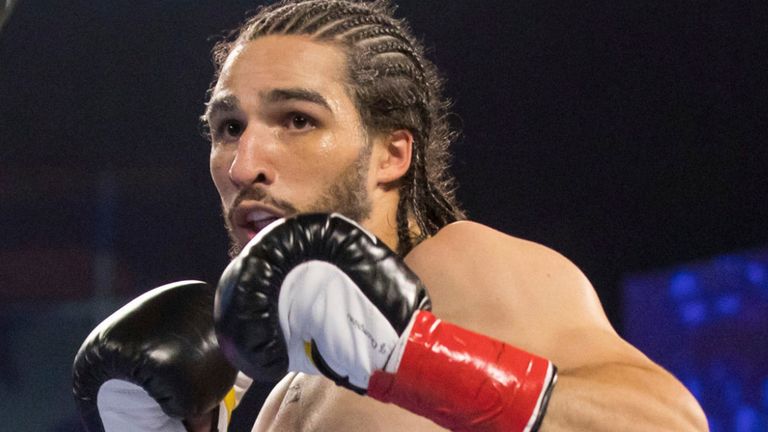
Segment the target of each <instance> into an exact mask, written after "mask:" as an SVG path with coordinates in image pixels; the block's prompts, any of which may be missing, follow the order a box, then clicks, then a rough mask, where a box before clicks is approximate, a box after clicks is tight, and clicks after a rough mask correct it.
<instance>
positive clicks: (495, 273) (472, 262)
mask: <svg viewBox="0 0 768 432" xmlns="http://www.w3.org/2000/svg"><path fill="white" fill-rule="evenodd" d="M406 261H407V262H408V263H409V264H412V265H415V266H417V267H420V268H422V267H423V268H425V269H430V270H432V269H434V270H438V271H440V272H445V271H448V272H452V273H454V274H455V272H461V273H463V274H467V275H470V276H476V277H481V278H483V280H485V281H486V282H488V280H489V279H490V280H493V281H495V282H496V283H494V284H493V285H494V286H495V285H497V284H501V285H504V286H505V287H506V288H505V291H510V290H511V291H517V294H521V292H520V291H524V290H526V289H528V288H534V287H535V289H536V291H537V293H538V294H546V292H542V290H543V289H555V290H559V289H558V287H564V286H565V287H566V288H567V291H574V290H576V291H585V290H586V291H589V292H592V291H593V289H592V285H591V284H590V283H589V281H588V280H587V278H586V277H585V276H584V274H583V273H582V272H581V270H579V268H578V267H577V266H576V265H574V264H573V263H572V262H571V261H570V260H568V259H567V258H566V257H564V256H563V255H561V254H560V253H558V252H556V251H554V250H553V249H550V248H548V247H546V246H544V245H541V244H538V243H535V242H532V241H528V240H524V239H521V238H517V237H513V236H510V235H508V234H505V233H502V232H500V231H497V230H495V229H493V228H490V227H488V226H486V225H482V224H479V223H476V222H470V221H462V222H456V223H453V224H450V225H447V226H445V227H444V228H443V229H442V230H440V231H439V232H438V233H437V234H436V235H435V236H433V237H431V238H430V239H428V240H425V241H424V242H423V243H421V244H420V245H419V246H417V247H416V248H414V250H413V251H412V253H411V254H409V255H408V256H407V257H406ZM490 288H492V287H490Z"/></svg>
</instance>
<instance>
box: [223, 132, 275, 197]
mask: <svg viewBox="0 0 768 432" xmlns="http://www.w3.org/2000/svg"><path fill="white" fill-rule="evenodd" d="M270 146H271V141H270V133H269V130H267V129H266V128H260V127H259V126H257V125H249V127H248V128H246V130H245V131H244V132H243V134H242V135H241V136H240V140H239V142H238V144H237V148H236V149H235V157H234V159H232V164H231V165H230V166H229V179H230V180H231V181H232V183H234V184H235V185H237V186H238V187H239V188H247V187H250V186H252V185H254V184H261V185H264V186H267V185H269V184H271V183H272V182H273V181H274V180H275V170H274V167H273V164H272V157H271V154H270V148H271V147H270Z"/></svg>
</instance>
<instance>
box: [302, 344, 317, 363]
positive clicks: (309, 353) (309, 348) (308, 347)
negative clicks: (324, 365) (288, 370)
mask: <svg viewBox="0 0 768 432" xmlns="http://www.w3.org/2000/svg"><path fill="white" fill-rule="evenodd" d="M304 353H305V354H306V355H307V358H308V359H309V361H311V362H312V366H314V367H317V365H316V364H315V360H314V359H313V358H312V342H306V341H305V342H304Z"/></svg>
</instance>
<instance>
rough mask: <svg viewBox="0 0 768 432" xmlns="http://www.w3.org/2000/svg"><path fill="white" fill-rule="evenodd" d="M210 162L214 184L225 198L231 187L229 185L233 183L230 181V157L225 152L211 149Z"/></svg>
mask: <svg viewBox="0 0 768 432" xmlns="http://www.w3.org/2000/svg"><path fill="white" fill-rule="evenodd" d="M208 164H209V169H210V172H211V179H212V180H213V184H214V185H215V186H216V189H217V190H218V191H219V195H220V196H221V197H222V199H223V198H224V195H225V194H226V193H227V190H228V189H229V187H228V185H230V183H231V182H230V181H229V165H230V164H229V159H228V158H227V157H226V155H225V153H224V152H222V151H217V150H211V155H210V158H209V161H208Z"/></svg>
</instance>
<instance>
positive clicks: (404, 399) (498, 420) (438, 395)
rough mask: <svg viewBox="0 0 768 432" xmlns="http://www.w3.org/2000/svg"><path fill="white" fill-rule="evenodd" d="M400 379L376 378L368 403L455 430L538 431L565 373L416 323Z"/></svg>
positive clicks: (423, 320) (464, 334) (460, 333)
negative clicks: (372, 400)
mask: <svg viewBox="0 0 768 432" xmlns="http://www.w3.org/2000/svg"><path fill="white" fill-rule="evenodd" d="M414 320H415V321H414V323H413V329H412V330H411V333H410V334H409V336H408V342H407V344H406V346H405V351H404V353H403V358H402V360H401V361H400V366H399V367H398V369H397V373H395V374H389V373H386V372H374V374H373V375H372V376H371V379H370V382H369V384H368V396H371V397H373V398H375V399H377V400H380V401H382V402H391V403H394V404H396V405H398V406H400V407H402V408H405V409H407V410H409V411H411V412H413V413H416V414H418V415H420V416H423V417H426V418H429V419H431V420H432V421H434V422H435V423H437V424H439V425H440V426H443V427H445V428H448V429H450V430H453V431H470V430H471V431H511V432H516V431H535V430H536V429H537V428H538V426H539V423H540V422H541V418H542V417H543V415H544V410H545V409H546V405H547V402H548V399H549V394H550V392H551V390H552V387H553V386H554V383H555V379H556V376H557V369H556V368H555V366H554V365H553V364H552V363H551V362H550V361H549V360H547V359H544V358H541V357H538V356H535V355H533V354H530V353H527V352H525V351H522V350H520V349H517V348H515V347H513V346H511V345H507V344H505V343H503V342H500V341H497V340H494V339H491V338H489V337H487V336H483V335H481V334H477V333H474V332H471V331H468V330H465V329H462V328H461V327H457V326H455V325H452V324H449V323H445V322H442V321H440V320H439V319H437V318H436V317H435V316H434V315H432V314H431V313H429V312H427V311H420V312H419V313H418V314H417V316H416V317H415V318H414Z"/></svg>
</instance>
